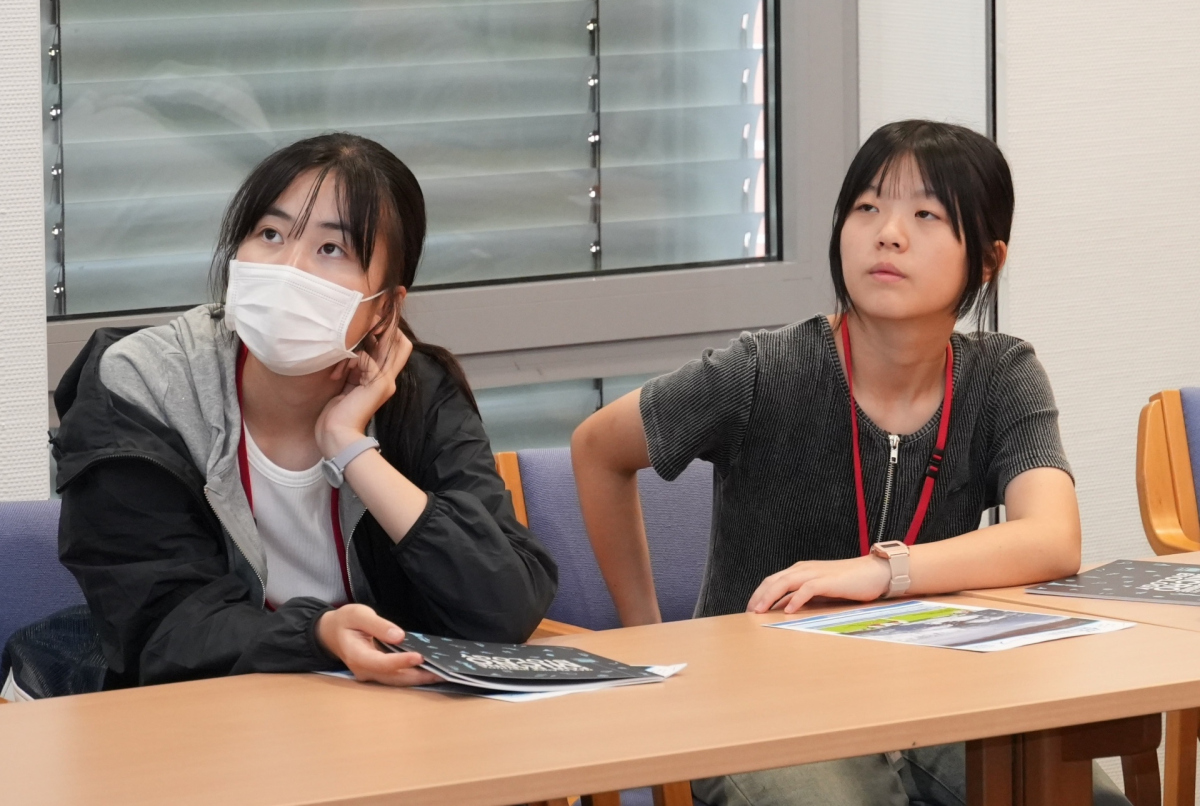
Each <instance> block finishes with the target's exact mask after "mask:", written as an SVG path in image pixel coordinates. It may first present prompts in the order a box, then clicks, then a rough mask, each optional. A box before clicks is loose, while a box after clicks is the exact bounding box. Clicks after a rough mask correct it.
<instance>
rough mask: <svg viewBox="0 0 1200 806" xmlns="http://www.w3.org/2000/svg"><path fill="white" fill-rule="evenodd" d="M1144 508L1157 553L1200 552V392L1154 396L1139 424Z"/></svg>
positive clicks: (1167, 392)
mask: <svg viewBox="0 0 1200 806" xmlns="http://www.w3.org/2000/svg"><path fill="white" fill-rule="evenodd" d="M1136 478H1137V490H1138V506H1139V509H1140V510H1141V514H1142V526H1143V528H1144V529H1145V531H1146V539H1147V540H1148V541H1149V542H1150V546H1151V547H1152V548H1153V549H1154V552H1155V553H1156V554H1176V553H1178V552H1182V551H1197V550H1200V514H1198V512H1197V506H1196V500H1197V494H1196V480H1197V479H1200V388H1187V389H1167V390H1164V391H1162V392H1159V393H1157V394H1155V395H1153V396H1152V397H1151V398H1150V402H1149V403H1147V404H1146V405H1145V407H1143V408H1142V413H1141V417H1140V418H1139V420H1138V442H1137V466H1136Z"/></svg>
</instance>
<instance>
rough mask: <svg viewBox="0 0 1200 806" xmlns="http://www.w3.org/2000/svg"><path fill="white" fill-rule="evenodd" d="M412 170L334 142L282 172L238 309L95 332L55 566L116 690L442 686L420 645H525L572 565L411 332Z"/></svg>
mask: <svg viewBox="0 0 1200 806" xmlns="http://www.w3.org/2000/svg"><path fill="white" fill-rule="evenodd" d="M424 236H425V209H424V200H423V197H422V195H421V191H420V188H419V186H418V185H417V182H416V179H415V178H414V177H413V175H412V174H411V172H409V170H408V169H407V168H406V167H405V166H404V164H403V163H401V162H400V160H398V159H397V158H396V157H395V156H394V155H392V154H391V153H390V152H388V151H387V150H386V149H385V148H383V147H382V146H380V145H378V144H377V143H374V142H372V141H370V140H366V139H363V138H360V137H356V136H352V135H346V134H334V135H323V136H320V137H315V138H312V139H309V140H304V141H301V142H299V143H296V144H294V145H292V146H289V147H287V148H284V149H282V150H281V151H279V152H277V153H275V154H273V155H271V156H270V157H268V158H267V159H266V160H265V161H264V162H263V163H262V164H261V165H259V166H258V167H257V168H256V169H255V170H254V171H253V173H251V174H250V176H249V178H248V179H246V181H245V183H244V184H243V185H242V187H241V188H240V189H239V190H238V191H237V194H236V195H235V196H234V199H233V202H232V203H231V205H230V207H229V209H228V211H227V212H226V215H225V219H224V222H223V224H222V230H221V236H220V242H219V246H218V248H217V251H216V256H215V258H214V262H213V275H212V277H213V285H214V291H215V294H216V298H217V299H221V300H223V301H224V304H212V305H203V306H201V307H198V308H194V309H192V310H191V311H188V312H187V313H185V314H184V315H183V316H181V317H180V318H178V319H176V320H175V321H174V322H172V323H170V324H168V325H165V326H162V327H154V328H149V329H146V330H141V331H138V332H136V333H132V334H129V333H127V332H122V331H112V330H105V331H98V332H97V333H96V334H95V335H94V336H93V337H92V340H91V342H90V343H89V344H88V345H87V347H86V348H85V350H84V352H83V353H82V354H81V355H80V357H79V358H78V359H77V360H76V362H75V364H74V365H73V367H72V368H71V370H70V371H69V372H68V373H67V376H66V377H65V378H64V379H63V383H62V384H61V385H60V387H59V389H58V392H57V393H56V401H55V402H56V404H57V405H58V407H59V410H60V413H61V416H62V426H61V428H60V430H59V433H58V435H57V437H56V439H55V440H54V446H55V454H56V456H57V458H58V463H59V465H58V467H59V475H58V487H59V489H60V490H61V492H62V498H63V505H62V520H61V526H60V537H59V541H60V554H61V557H62V560H63V563H64V564H65V565H66V566H67V567H68V568H69V569H70V570H71V571H72V572H73V573H74V574H75V576H76V578H77V579H78V580H79V583H80V585H81V586H82V588H83V591H84V593H85V595H86V597H87V601H88V604H89V606H90V608H91V613H92V617H93V622H94V624H95V627H96V630H97V632H98V634H99V638H100V643H101V646H102V648H103V652H104V657H105V661H106V663H107V667H108V671H107V677H106V679H105V685H106V687H110V688H111V687H121V686H130V685H137V684H147V683H162V682H168V681H175V680H186V679H192V678H201V677H212V676H217V675H226V674H239V673H244V672H299V671H309V670H323V669H330V668H335V667H337V666H338V665H339V664H345V666H347V667H348V668H349V669H350V670H351V671H352V672H354V674H355V675H356V676H357V677H358V678H359V679H363V680H374V681H378V682H381V683H387V684H393V685H410V684H416V683H425V682H430V681H431V680H432V679H433V678H432V676H431V675H429V674H428V673H426V672H424V671H421V670H419V669H416V668H414V667H415V666H416V665H417V664H418V663H419V662H420V660H421V659H420V657H419V656H417V655H415V654H413V653H403V654H396V653H389V652H384V651H381V650H379V649H378V648H377V646H376V645H375V644H374V639H379V640H380V641H384V642H388V643H395V642H397V641H399V640H400V639H401V638H402V636H403V630H402V628H404V629H412V630H417V631H422V632H428V633H434V634H438V635H448V636H456V637H462V638H469V639H478V640H492V641H522V640H524V639H525V638H527V637H528V636H529V634H530V633H531V632H532V631H533V629H534V628H535V626H536V625H537V623H538V622H539V620H540V619H541V617H542V615H543V614H544V612H545V610H546V608H547V607H548V606H549V604H550V601H551V599H552V597H553V595H554V591H555V585H556V573H557V572H556V569H555V566H554V563H553V562H552V561H551V559H550V558H549V556H548V555H547V554H546V552H545V550H544V549H543V548H542V547H541V546H540V545H539V544H538V543H537V542H536V541H535V540H534V539H533V538H532V537H531V536H530V534H529V533H528V531H527V530H526V529H525V528H524V527H523V526H521V524H520V523H518V522H517V520H516V518H515V516H514V514H513V509H512V504H511V500H510V498H509V496H508V494H507V493H506V492H505V490H504V487H503V484H502V482H501V480H500V478H499V477H498V476H497V474H496V471H495V467H494V464H493V458H492V454H491V450H490V448H489V445H488V440H487V436H486V435H485V434H484V431H483V427H482V424H481V422H480V419H479V415H478V412H477V410H476V407H475V402H474V398H473V397H472V395H471V392H470V389H469V388H468V386H467V383H466V380H465V377H464V375H463V372H462V370H461V368H460V367H459V366H458V364H457V362H455V360H454V358H453V357H452V356H451V355H450V354H449V353H448V352H446V351H445V350H443V349H441V348H438V347H434V346H432V345H427V344H423V343H421V342H420V341H418V340H417V338H416V337H415V336H414V334H413V332H412V331H411V329H409V327H408V325H407V324H406V323H405V321H404V319H403V317H402V316H401V305H402V303H403V301H404V297H405V294H406V293H407V290H408V288H409V287H410V286H411V285H412V282H413V277H414V275H415V273H416V269H417V264H418V262H419V260H420V257H421V250H422V245H423V240H424Z"/></svg>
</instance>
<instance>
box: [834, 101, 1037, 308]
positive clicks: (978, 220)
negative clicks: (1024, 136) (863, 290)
mask: <svg viewBox="0 0 1200 806" xmlns="http://www.w3.org/2000/svg"><path fill="white" fill-rule="evenodd" d="M909 159H911V160H912V163H913V164H914V165H915V166H916V169H917V171H918V173H919V175H920V177H921V179H922V181H923V182H924V184H925V188H926V190H927V191H928V192H929V193H931V194H932V195H933V196H934V197H936V198H937V200H938V201H939V202H941V203H942V206H943V207H945V208H946V211H947V212H948V213H949V214H950V226H951V228H952V229H953V230H954V237H955V238H957V239H958V241H959V243H963V244H964V245H965V246H966V252H967V284H966V288H964V289H963V293H962V297H960V298H959V300H958V307H957V309H956V313H957V315H958V317H959V318H960V319H962V318H964V317H971V318H974V319H975V322H976V326H977V327H982V326H983V317H984V314H985V313H986V312H987V311H988V310H990V309H991V307H992V304H993V302H994V300H995V298H996V280H997V278H998V272H996V271H993V272H992V276H991V277H990V278H988V277H987V276H986V274H987V273H986V270H987V267H988V266H989V265H994V262H995V256H994V254H993V248H992V244H993V243H995V242H996V241H1003V242H1004V243H1005V244H1007V243H1008V239H1009V236H1010V235H1011V233H1012V217H1013V203H1014V202H1013V184H1012V174H1011V173H1010V172H1009V169H1008V162H1007V161H1005V159H1004V155H1003V154H1002V153H1000V149H999V148H998V147H997V146H996V144H995V143H993V142H992V141H991V140H989V139H988V138H986V137H984V136H983V135H982V134H979V133H978V132H974V131H972V130H970V129H967V128H965V127H963V126H955V125H953V124H950V123H936V122H934V121H931V120H902V121H898V122H896V123H888V124H886V125H884V126H880V127H879V128H878V129H876V130H875V132H874V133H873V134H872V135H871V136H870V137H868V138H867V141H866V142H865V143H863V145H862V148H860V149H859V150H858V153H857V154H855V155H854V160H853V161H852V162H851V163H850V168H849V170H847V171H846V178H845V180H844V181H843V182H842V190H841V192H840V193H839V194H838V200H837V207H836V208H835V210H834V214H833V234H832V236H831V237H830V239H829V270H830V274H831V275H832V277H833V288H834V292H835V293H836V295H837V308H838V313H848V312H850V311H851V310H853V308H854V301H853V300H851V299H850V292H849V291H847V290H846V279H845V277H844V275H843V273H842V227H843V226H844V225H845V223H846V217H847V216H849V215H850V212H851V211H852V210H853V209H854V202H855V201H857V200H858V197H859V196H861V195H862V194H863V193H865V192H867V191H868V190H870V189H874V190H875V192H876V193H879V194H881V195H882V193H883V187H884V183H885V181H886V180H887V177H888V174H889V173H891V172H892V171H893V170H896V169H897V168H898V167H900V166H902V164H903V163H904V162H905V161H907V160H909Z"/></svg>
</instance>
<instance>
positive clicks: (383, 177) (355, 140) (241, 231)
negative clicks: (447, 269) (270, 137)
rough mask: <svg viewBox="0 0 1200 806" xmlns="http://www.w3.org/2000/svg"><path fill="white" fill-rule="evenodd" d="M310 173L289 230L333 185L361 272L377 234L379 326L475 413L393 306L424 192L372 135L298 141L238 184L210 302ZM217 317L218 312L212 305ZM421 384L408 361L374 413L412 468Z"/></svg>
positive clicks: (407, 282)
mask: <svg viewBox="0 0 1200 806" xmlns="http://www.w3.org/2000/svg"><path fill="white" fill-rule="evenodd" d="M312 170H315V171H317V176H316V180H315V181H314V182H313V186H312V190H311V191H310V192H309V196H308V199H307V200H306V202H305V206H304V209H303V210H302V212H301V214H300V215H299V216H298V217H297V219H296V223H295V225H294V226H293V228H292V234H293V235H298V234H299V233H301V232H303V231H304V227H305V226H306V225H307V223H308V218H309V215H310V214H311V213H312V208H313V205H314V204H315V203H316V200H317V194H318V192H319V191H320V189H321V185H322V183H323V182H324V181H325V180H326V179H327V178H331V177H332V181H334V182H336V183H337V207H338V214H339V216H340V218H341V223H342V224H343V226H344V227H345V232H346V238H347V240H348V241H349V246H350V247H351V249H352V250H353V252H354V256H355V257H356V258H358V261H359V264H360V265H361V266H362V269H363V271H364V272H365V271H366V270H367V267H368V266H369V265H370V263H371V257H372V255H373V254H374V251H375V241H376V239H377V237H379V236H382V237H383V243H384V245H385V247H386V250H387V267H386V270H385V273H384V280H383V288H382V289H381V290H383V291H385V292H389V293H385V295H384V299H385V300H386V303H385V307H384V309H383V311H382V314H383V315H382V317H381V319H380V322H381V323H384V324H383V325H382V326H383V327H386V323H388V322H391V321H392V318H393V317H395V319H396V322H397V324H398V326H399V328H400V330H401V331H402V332H403V333H404V335H405V336H407V337H408V338H409V340H410V341H412V344H413V351H414V352H415V353H421V354H422V355H425V356H428V357H429V358H431V359H433V361H435V362H436V363H437V364H438V365H439V366H441V368H442V369H443V370H445V372H446V374H447V375H449V376H450V378H451V379H452V380H453V381H454V383H455V385H456V386H458V388H459V390H460V391H461V392H462V393H463V395H465V396H466V398H467V400H468V401H470V403H471V406H472V407H474V408H475V410H476V412H478V411H479V407H478V405H477V404H476V402H475V396H474V395H473V394H472V393H471V386H470V384H469V383H468V382H467V376H466V373H464V372H463V369H462V366H461V365H460V364H459V363H458V361H457V360H456V359H455V358H454V355H453V354H452V353H451V352H450V351H449V350H447V349H445V348H444V347H438V346H437V345H435V344H426V343H425V342H423V341H421V340H420V339H418V338H417V335H416V334H415V333H414V332H413V330H412V327H411V326H409V324H408V322H407V321H405V319H404V317H403V315H402V314H401V312H400V311H399V310H397V308H396V304H395V299H396V296H395V294H394V293H390V292H394V291H395V290H396V289H397V288H399V287H404V288H411V287H412V284H413V280H414V278H415V277H416V275H417V266H418V264H419V263H420V262H421V252H422V251H423V250H424V248H425V196H424V194H423V193H421V186H420V185H419V184H418V183H417V178H416V177H415V176H413V173H412V171H410V170H409V169H408V166H407V165H405V164H404V163H403V162H401V161H400V159H399V158H398V157H397V156H396V155H395V154H393V153H392V152H390V151H388V150H387V149H386V148H384V147H383V146H381V145H380V144H379V143H376V142H375V141H373V140H368V139H366V138H365V137H359V136H358V135H356V134H347V133H344V132H338V133H335V134H322V135H319V136H317V137H310V138H308V139H307V140H300V141H299V142H296V143H292V144H291V145H290V146H286V147H284V148H281V149H279V150H278V151H276V152H275V153H274V154H272V155H271V156H269V157H267V158H266V159H265V160H263V161H262V162H261V163H259V164H258V167H256V168H255V169H254V170H253V171H251V172H250V175H249V176H248V177H246V181H245V182H243V183H242V186H241V187H240V188H238V190H237V192H236V193H235V194H234V196H233V200H232V201H231V202H230V203H229V208H228V209H227V210H226V211H225V216H224V218H223V219H222V221H221V231H220V235H219V236H218V239H217V248H216V251H215V252H214V254H213V262H212V268H211V271H210V272H209V286H210V290H211V292H212V295H213V299H214V300H215V301H217V302H218V303H221V302H223V301H224V299H225V292H226V289H227V288H228V286H229V261H230V260H232V259H233V258H235V257H237V251H238V247H239V246H241V244H242V241H244V240H246V238H247V237H248V236H249V235H250V233H251V232H252V231H253V230H254V227H255V225H257V224H258V222H259V220H260V219H261V218H262V217H263V216H264V215H266V212H267V208H268V207H270V206H271V205H272V204H274V202H275V200H276V199H278V198H279V197H280V196H281V195H282V194H283V192H284V191H285V190H287V188H288V187H289V186H290V185H291V184H292V182H294V181H295V180H296V177H298V176H299V175H300V174H302V173H304V172H305V171H312ZM216 315H217V316H221V315H223V311H221V310H220V309H218V312H217V313H216ZM419 401H420V381H419V378H418V375H417V371H416V369H415V368H414V367H413V365H412V363H411V362H409V364H407V365H406V366H405V367H404V369H403V371H402V372H401V373H400V376H399V377H398V378H397V379H396V394H394V395H393V396H392V398H391V400H389V401H388V402H387V403H385V404H384V405H383V407H382V408H380V410H379V412H378V414H377V420H378V425H379V429H378V430H379V434H380V442H381V443H382V447H383V453H384V455H385V456H387V457H388V459H389V460H390V461H392V462H393V463H394V464H396V463H399V464H401V466H405V467H407V466H411V463H412V461H413V460H414V458H415V454H414V451H415V449H416V447H417V443H416V440H417V439H418V438H419V437H420V436H422V435H423V433H424V429H423V428H422V427H421V423H420V421H419V418H420V416H421V411H420V406H419Z"/></svg>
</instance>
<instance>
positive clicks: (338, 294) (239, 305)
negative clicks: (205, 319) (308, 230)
mask: <svg viewBox="0 0 1200 806" xmlns="http://www.w3.org/2000/svg"><path fill="white" fill-rule="evenodd" d="M382 293H383V292H382V291H380V292H379V294H374V295H373V296H370V297H367V298H366V299H363V295H362V293H361V292H359V291H351V290H350V289H349V288H343V287H342V286H340V285H338V284H337V283H331V282H329V281H328V280H322V279H321V278H320V277H317V276H315V275H312V274H309V273H308V272H306V271H301V270H300V269H297V268H295V267H294V266H282V265H276V264H274V263H244V262H242V261H240V260H231V261H229V289H228V290H227V291H226V292H225V327H227V328H229V329H230V330H232V331H233V332H235V333H237V334H238V338H240V339H241V340H242V343H243V344H245V345H246V349H248V350H249V351H250V352H251V353H253V354H254V357H255V358H257V359H258V360H259V361H261V362H262V363H263V364H264V365H265V366H266V367H267V369H269V370H271V371H272V372H274V373H276V374H278V375H308V374H310V373H313V372H319V371H321V370H323V369H326V368H328V367H332V366H333V365H334V364H336V363H337V362H339V361H341V360H343V359H346V358H354V357H355V355H354V353H352V352H351V351H350V350H347V349H346V330H347V329H348V328H349V327H350V320H351V319H353V318H354V314H355V312H357V311H358V306H359V305H361V304H362V303H364V302H366V301H367V300H372V299H375V297H378V296H379V295H380V294H382Z"/></svg>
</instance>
